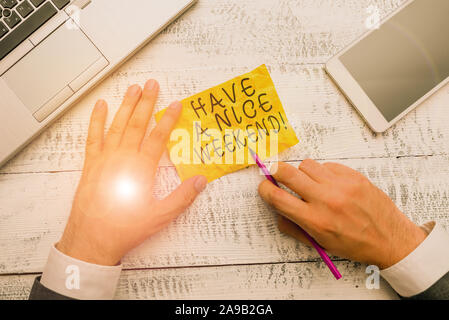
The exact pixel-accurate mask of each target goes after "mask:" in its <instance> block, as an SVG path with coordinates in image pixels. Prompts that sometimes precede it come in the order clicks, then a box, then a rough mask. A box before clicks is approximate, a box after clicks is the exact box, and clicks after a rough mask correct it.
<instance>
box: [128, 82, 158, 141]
mask: <svg viewBox="0 0 449 320" xmlns="http://www.w3.org/2000/svg"><path fill="white" fill-rule="evenodd" d="M158 93H159V84H158V83H157V81H156V80H149V81H147V83H146V84H145V87H144V89H143V92H142V97H141V98H140V101H139V103H138V104H137V107H136V108H135V109H134V112H133V114H132V116H131V118H130V119H129V121H128V125H127V127H126V129H125V133H124V134H123V138H122V142H121V144H120V147H123V148H125V149H137V150H138V149H139V148H140V145H141V143H142V140H143V138H144V136H145V133H146V130H147V127H148V123H149V122H150V118H151V114H152V113H153V108H154V104H155V103H156V100H157V95H158Z"/></svg>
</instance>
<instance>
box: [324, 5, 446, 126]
mask: <svg viewBox="0 0 449 320" xmlns="http://www.w3.org/2000/svg"><path fill="white" fill-rule="evenodd" d="M414 1H415V0H409V1H407V2H406V3H405V4H404V5H402V6H401V7H400V8H398V9H397V10H395V11H394V12H393V13H392V14H390V15H389V16H388V17H387V18H385V19H384V20H383V21H382V24H383V23H385V22H386V21H388V20H389V19H391V18H392V17H393V16H394V15H396V14H397V13H398V12H399V11H401V10H402V9H404V8H405V7H407V6H408V5H409V4H411V3H412V2H414ZM381 27H382V26H381ZM374 31H375V30H371V31H369V32H367V33H366V34H364V35H363V36H362V37H360V38H359V39H357V40H356V41H354V42H353V43H352V44H351V45H349V46H348V47H347V48H345V49H344V50H342V51H340V52H339V53H338V54H337V55H336V56H335V57H333V58H332V59H331V60H329V61H328V62H327V63H326V67H325V69H326V72H327V73H328V74H329V76H330V77H331V78H332V79H333V80H334V82H335V83H336V84H337V86H338V87H340V89H341V90H342V91H343V94H344V95H345V96H346V98H347V99H348V100H349V102H350V103H351V104H352V105H353V106H354V108H355V109H356V110H357V111H358V112H359V113H360V115H361V116H362V117H363V118H364V119H365V120H366V122H367V123H368V125H369V127H370V128H371V129H372V130H373V131H375V132H377V133H382V132H384V131H386V130H387V129H388V128H390V127H391V126H392V125H393V124H395V123H396V122H398V121H399V120H400V119H401V118H402V117H404V116H405V115H406V114H407V113H409V112H410V111H412V110H413V109H414V108H416V107H417V106H419V105H420V104H421V103H422V102H424V101H425V100H426V99H428V98H429V97H430V96H431V95H433V94H434V93H435V92H436V91H438V90H439V89H440V88H442V87H443V86H444V85H445V84H447V83H448V82H449V77H448V78H446V79H445V80H444V81H442V82H441V83H440V84H438V85H437V86H436V87H434V88H433V89H432V90H430V91H429V92H428V93H427V94H425V95H424V96H422V97H421V98H420V99H419V100H417V101H415V103H413V104H412V105H411V106H409V107H408V108H407V109H405V110H404V111H403V112H402V113H401V114H399V115H398V116H397V117H396V118H394V119H393V120H391V121H390V122H388V121H387V120H386V119H385V117H384V116H383V115H382V114H381V113H380V111H379V109H378V108H377V107H376V105H375V104H374V102H373V101H372V100H371V99H370V98H369V97H368V95H367V94H366V93H365V91H364V90H363V89H362V88H361V87H360V85H359V84H358V83H357V81H356V80H355V79H354V78H353V77H352V75H351V74H350V72H349V71H348V70H347V69H346V67H345V66H344V65H343V64H342V62H341V61H340V57H341V56H342V55H343V54H345V53H346V52H347V51H349V50H351V49H352V48H353V47H354V46H355V45H356V44H357V43H359V42H360V41H361V40H363V39H364V38H366V37H367V36H369V35H370V34H371V33H372V32H374Z"/></svg>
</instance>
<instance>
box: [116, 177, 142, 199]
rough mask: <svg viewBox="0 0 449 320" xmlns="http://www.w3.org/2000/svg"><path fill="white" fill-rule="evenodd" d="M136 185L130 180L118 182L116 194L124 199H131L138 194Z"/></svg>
mask: <svg viewBox="0 0 449 320" xmlns="http://www.w3.org/2000/svg"><path fill="white" fill-rule="evenodd" d="M136 189H137V187H136V184H135V183H134V182H133V181H132V180H130V179H120V180H119V181H117V185H116V193H117V195H118V196H119V197H120V198H122V199H131V198H133V197H134V195H135V194H136V191H137V190H136Z"/></svg>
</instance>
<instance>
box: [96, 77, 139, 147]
mask: <svg viewBox="0 0 449 320" xmlns="http://www.w3.org/2000/svg"><path fill="white" fill-rule="evenodd" d="M141 95H142V89H141V88H140V86H138V85H136V84H135V85H133V86H131V87H129V88H128V91H127V92H126V94H125V97H124V98H123V102H122V105H121V106H120V108H119V110H118V111H117V114H116V115H115V117H114V120H113V121H112V124H111V127H110V128H109V132H108V134H107V136H106V140H105V143H104V148H105V150H108V151H110V150H115V149H116V148H117V147H118V146H119V145H120V141H121V140H122V136H123V132H124V131H125V128H126V125H127V124H128V121H129V118H130V117H131V115H132V113H133V111H134V108H135V107H136V104H137V103H138V102H139V99H140V96H141Z"/></svg>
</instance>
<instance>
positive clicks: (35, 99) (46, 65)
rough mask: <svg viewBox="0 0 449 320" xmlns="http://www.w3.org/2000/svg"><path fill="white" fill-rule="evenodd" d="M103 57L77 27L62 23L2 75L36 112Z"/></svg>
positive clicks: (29, 107)
mask: <svg viewBox="0 0 449 320" xmlns="http://www.w3.org/2000/svg"><path fill="white" fill-rule="evenodd" d="M101 57H102V55H101V53H100V51H98V50H97V48H96V47H95V46H94V45H93V44H92V42H90V40H89V39H88V38H87V37H86V36H85V35H84V33H82V32H81V31H80V30H77V29H69V28H67V27H66V25H65V24H64V25H62V26H61V27H59V29H57V30H56V31H55V32H54V33H52V34H51V35H50V36H49V37H48V38H47V39H45V40H44V41H42V42H41V43H40V44H38V46H37V47H36V48H34V49H33V50H32V51H31V52H30V53H29V54H28V55H26V56H25V57H24V58H23V59H22V60H20V61H19V62H18V63H16V64H15V65H14V66H13V67H12V68H11V69H10V70H9V71H7V72H6V73H5V74H4V75H3V77H2V78H3V79H4V80H5V82H6V83H7V84H8V86H9V87H10V88H11V89H12V90H13V91H14V93H15V94H16V95H17V96H18V97H19V98H20V99H21V100H22V102H23V103H24V104H25V106H26V107H27V108H28V109H29V110H30V111H31V113H34V112H36V111H37V110H39V109H40V108H41V107H42V106H44V105H45V104H46V103H47V102H48V101H50V100H51V99H52V98H53V97H55V96H56V95H58V93H60V92H61V91H62V90H66V91H69V93H70V90H71V89H69V88H68V87H67V85H68V84H69V83H70V82H72V81H73V80H74V79H76V78H77V77H78V76H79V75H81V74H82V73H83V72H84V71H85V70H87V69H88V68H89V66H91V65H92V64H93V63H94V62H96V61H97V60H98V59H100V58H101Z"/></svg>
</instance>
